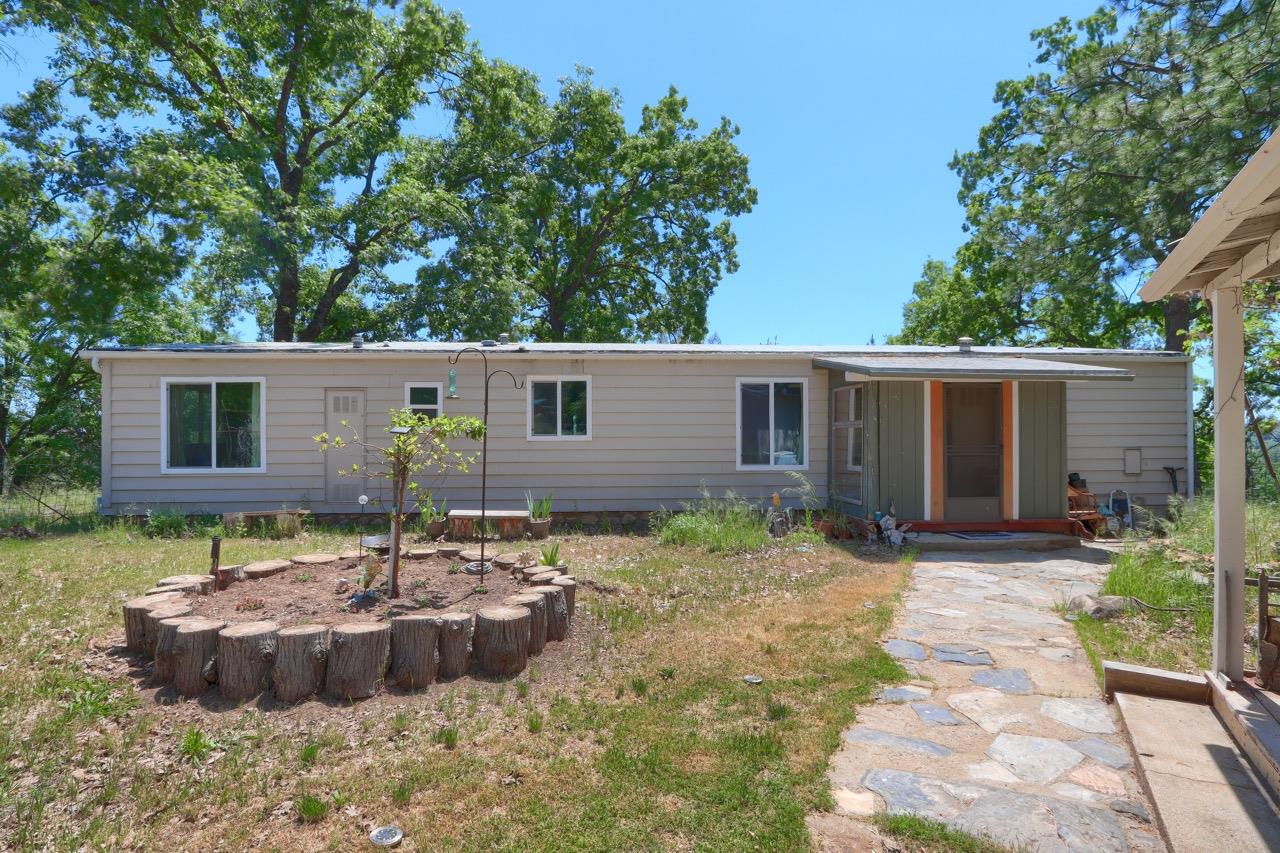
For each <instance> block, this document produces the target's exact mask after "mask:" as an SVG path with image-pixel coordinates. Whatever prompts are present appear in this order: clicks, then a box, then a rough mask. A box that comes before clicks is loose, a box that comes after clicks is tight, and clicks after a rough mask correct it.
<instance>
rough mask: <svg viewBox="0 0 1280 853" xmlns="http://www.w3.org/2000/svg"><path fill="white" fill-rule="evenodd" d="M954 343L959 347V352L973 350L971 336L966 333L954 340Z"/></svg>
mask: <svg viewBox="0 0 1280 853" xmlns="http://www.w3.org/2000/svg"><path fill="white" fill-rule="evenodd" d="M956 345H957V346H958V347H959V348H960V352H973V338H971V337H969V336H968V335H965V336H964V337H963V338H961V339H960V340H958V341H956Z"/></svg>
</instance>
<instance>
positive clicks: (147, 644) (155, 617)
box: [142, 599, 191, 658]
mask: <svg viewBox="0 0 1280 853" xmlns="http://www.w3.org/2000/svg"><path fill="white" fill-rule="evenodd" d="M190 615H191V605H190V604H189V603H188V602H186V601H183V600H182V599H175V600H174V601H169V602H166V603H164V604H161V605H160V606H159V607H153V608H151V609H150V610H148V611H147V612H146V613H144V614H143V616H142V653H143V654H144V655H146V656H147V657H149V658H152V657H155V656H156V638H157V637H158V636H159V635H160V620H161V619H176V618H178V617H180V616H190Z"/></svg>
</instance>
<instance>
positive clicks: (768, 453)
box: [737, 378, 809, 471]
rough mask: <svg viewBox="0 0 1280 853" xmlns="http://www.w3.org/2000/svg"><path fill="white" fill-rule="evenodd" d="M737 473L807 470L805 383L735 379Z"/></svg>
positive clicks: (789, 379)
mask: <svg viewBox="0 0 1280 853" xmlns="http://www.w3.org/2000/svg"><path fill="white" fill-rule="evenodd" d="M737 398H738V402H737V426H738V430H737V432H738V436H737V439H738V441H737V444H738V447H737V451H738V458H737V466H738V470H739V471H766V470H769V471H778V470H783V471H806V470H808V468H809V448H808V437H809V380H808V379H804V378H797V379H792V378H766V379H753V378H745V379H743V378H740V379H738V380H737Z"/></svg>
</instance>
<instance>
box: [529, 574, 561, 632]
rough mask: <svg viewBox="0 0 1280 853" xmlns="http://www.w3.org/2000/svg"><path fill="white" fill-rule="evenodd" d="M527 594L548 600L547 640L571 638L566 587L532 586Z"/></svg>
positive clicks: (550, 585)
mask: <svg viewBox="0 0 1280 853" xmlns="http://www.w3.org/2000/svg"><path fill="white" fill-rule="evenodd" d="M525 592H536V593H539V594H541V595H542V597H543V598H545V599H546V600H547V639H548V640H563V639H564V638H565V637H567V636H569V605H568V597H567V596H566V595H565V592H564V587H560V586H554V585H552V584H546V585H545V586H531V587H529V588H528V589H527V590H525Z"/></svg>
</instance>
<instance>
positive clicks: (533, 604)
mask: <svg viewBox="0 0 1280 853" xmlns="http://www.w3.org/2000/svg"><path fill="white" fill-rule="evenodd" d="M502 603H503V605H505V606H507V607H523V608H524V609H525V610H528V611H529V654H531V655H538V654H542V649H543V647H544V646H545V645H546V644H547V600H546V598H544V597H543V596H541V595H539V594H538V593H536V592H523V593H520V594H519V595H508V596H507V597H506V598H504V599H502Z"/></svg>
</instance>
